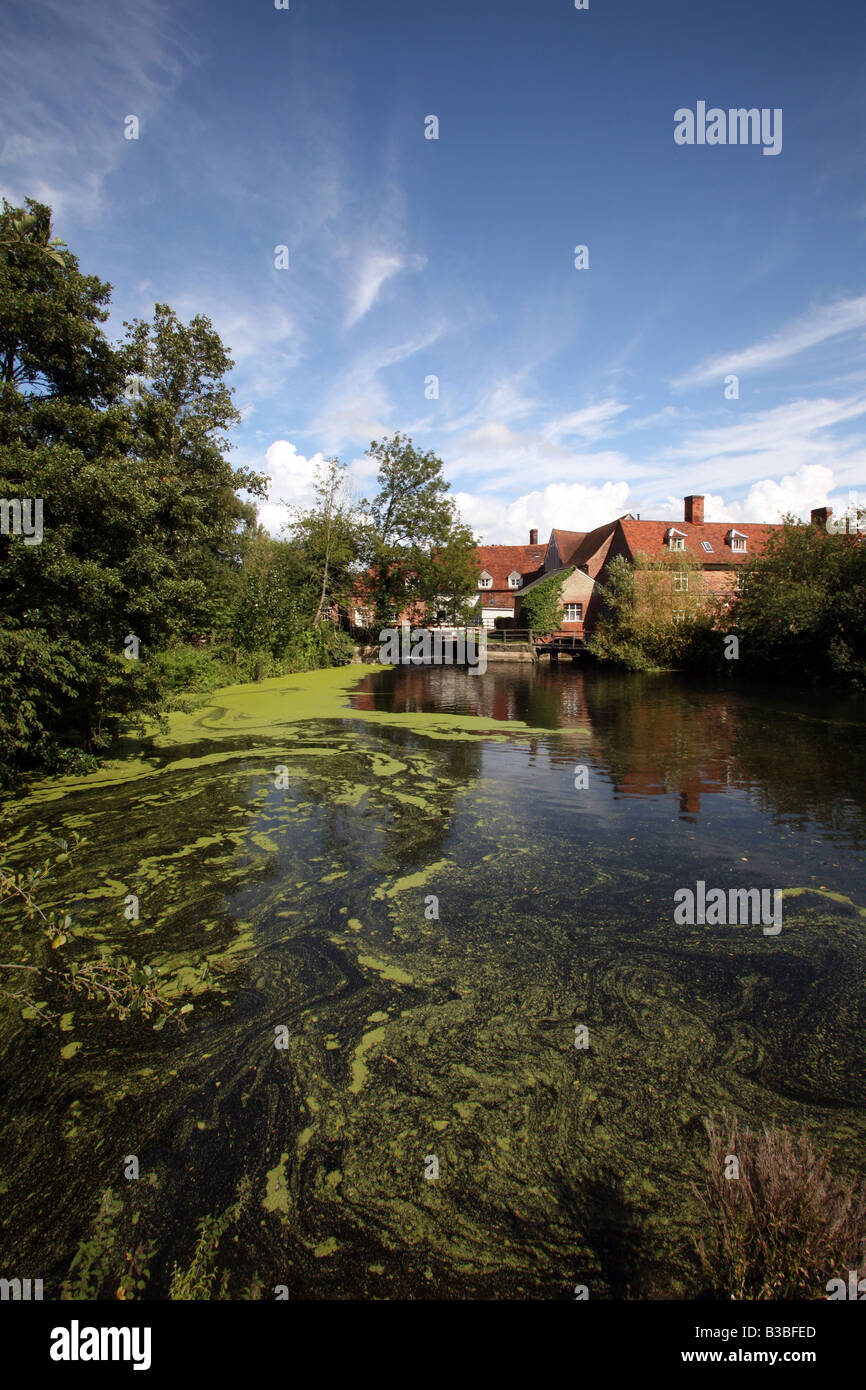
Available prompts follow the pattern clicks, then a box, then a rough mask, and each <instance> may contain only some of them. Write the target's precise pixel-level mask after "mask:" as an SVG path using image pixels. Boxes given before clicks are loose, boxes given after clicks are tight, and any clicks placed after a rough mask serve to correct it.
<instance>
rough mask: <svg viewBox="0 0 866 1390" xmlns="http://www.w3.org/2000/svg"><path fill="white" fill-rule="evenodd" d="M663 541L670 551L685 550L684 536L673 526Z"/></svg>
mask: <svg viewBox="0 0 866 1390" xmlns="http://www.w3.org/2000/svg"><path fill="white" fill-rule="evenodd" d="M665 540H666V541H667V543H668V548H669V549H670V550H685V548H686V538H685V534H684V533H683V532H682V531H678V530H677V529H676V527H674V526H672V527H671V528H670V530H669V531H668V532H667V534H666V535H665Z"/></svg>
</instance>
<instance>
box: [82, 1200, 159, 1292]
mask: <svg viewBox="0 0 866 1390" xmlns="http://www.w3.org/2000/svg"><path fill="white" fill-rule="evenodd" d="M122 1214H123V1201H122V1199H121V1198H120V1197H115V1195H114V1192H113V1191H112V1189H111V1188H110V1187H109V1188H106V1190H105V1192H104V1193H103V1194H102V1197H101V1199H100V1203H99V1211H98V1212H97V1214H96V1220H95V1222H94V1226H93V1230H92V1233H91V1234H90V1235H89V1236H87V1237H85V1239H84V1240H82V1241H81V1242H80V1244H79V1246H78V1250H77V1251H76V1253H75V1255H74V1256H73V1259H72V1263H71V1264H70V1266H69V1270H68V1273H67V1276H66V1278H65V1279H64V1281H63V1283H62V1285H61V1290H60V1297H61V1298H62V1299H64V1300H76V1301H77V1300H96V1299H99V1298H104V1297H105V1296H106V1293H105V1290H106V1286H108V1287H109V1289H110V1288H111V1286H112V1285H113V1284H115V1282H116V1284H117V1287H116V1289H115V1292H114V1296H115V1298H119V1299H124V1300H130V1299H134V1298H135V1296H136V1294H140V1293H141V1292H143V1290H144V1289H146V1288H147V1284H148V1281H149V1279H150V1261H151V1260H152V1259H153V1257H154V1255H155V1254H156V1246H155V1245H148V1244H145V1242H143V1241H139V1242H137V1243H136V1245H135V1246H134V1248H133V1249H131V1250H127V1251H126V1253H125V1263H126V1266H127V1268H125V1269H123V1270H122V1271H121V1272H120V1273H118V1266H119V1262H120V1255H119V1250H118V1245H119V1244H120V1245H122V1244H123V1243H124V1242H122V1241H121V1233H120V1232H119V1231H118V1230H117V1229H116V1224H115V1223H116V1222H117V1221H118V1219H119V1218H120V1217H121V1215H122ZM134 1224H135V1218H134V1217H133V1225H134Z"/></svg>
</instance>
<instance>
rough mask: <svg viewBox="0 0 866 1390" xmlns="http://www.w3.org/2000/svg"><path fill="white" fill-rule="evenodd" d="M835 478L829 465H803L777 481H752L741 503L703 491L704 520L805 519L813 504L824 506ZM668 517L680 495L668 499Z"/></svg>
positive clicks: (675, 511)
mask: <svg viewBox="0 0 866 1390" xmlns="http://www.w3.org/2000/svg"><path fill="white" fill-rule="evenodd" d="M834 485H835V480H834V477H833V470H832V468H828V467H826V466H824V465H823V464H805V465H803V466H802V467H801V468H798V469H797V471H796V472H795V473H786V474H785V475H784V476H783V477H782V478H781V479H780V480H779V481H777V480H776V479H775V478H762V479H761V480H760V481H759V482H756V483H753V484H752V486H751V487H750V488H749V491H748V493H747V495H746V497H745V498H744V499H743V501H742V502H726V501H725V499H724V497H721V496H718V495H716V494H714V493H707V494H705V497H704V519H705V520H706V521H769V522H775V521H781V519H782V517H783V516H787V515H788V513H789V512H792V513H793V514H794V516H799V517H801V518H802V519H803V520H806V519H807V518H808V516H809V513H810V511H811V510H812V508H813V507H825V506H827V505H828V502H829V498H830V494H831V492H832V491H833V487H834ZM668 504H669V510H668V511H667V515H668V516H678V515H680V514H681V510H682V505H683V504H682V498H679V497H670V498H668Z"/></svg>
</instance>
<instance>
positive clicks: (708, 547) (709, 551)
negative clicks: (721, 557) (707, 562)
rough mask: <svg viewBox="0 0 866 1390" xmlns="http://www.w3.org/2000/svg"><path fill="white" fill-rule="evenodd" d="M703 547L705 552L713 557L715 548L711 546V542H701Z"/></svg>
mask: <svg viewBox="0 0 866 1390" xmlns="http://www.w3.org/2000/svg"><path fill="white" fill-rule="evenodd" d="M701 545H702V546H703V547H704V550H705V551H706V552H707V554H708V555H712V553H713V547H712V546H711V545H710V543H709V541H701Z"/></svg>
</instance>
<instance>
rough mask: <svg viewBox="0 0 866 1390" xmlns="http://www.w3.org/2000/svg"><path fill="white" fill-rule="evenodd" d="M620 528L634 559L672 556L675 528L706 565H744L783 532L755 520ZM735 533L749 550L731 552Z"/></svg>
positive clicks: (637, 524)
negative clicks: (706, 544)
mask: <svg viewBox="0 0 866 1390" xmlns="http://www.w3.org/2000/svg"><path fill="white" fill-rule="evenodd" d="M619 526H620V528H621V532H622V536H623V539H624V540H625V542H626V545H627V547H628V550H629V553H630V556H631V558H632V559H634V557H635V556H636V555H637V553H638V551H639V550H642V551H643V553H644V554H645V555H646V556H647V558H648V559H650V560H657V559H658V558H659V557H660V556H662V555H668V554H670V553H671V552H670V549H669V547H668V545H667V543H666V537H667V533H668V531H670V530H671V528H673V530H674V531H678V532H679V533H680V535H681V536H683V537H684V538H685V545H684V546H683V550H684V551H687V552H688V554H690V555H693V556H694V558H695V559H696V560H700V562H701V564H702V565H719V564H724V565H730V564H735V565H738V564H741V563H742V562H743V561H745V560H748V559H749V557H750V556H752V555H759V554H760V553H761V551H762V550H763V548H764V546H765V545H766V544H767V541H768V539H769V537H770V536H771V535H772V534H773V533H774V532H775V531H780V530H781V529H782V528H781V525H764V524H761V523H757V522H751V521H736V522H732V521H706V522H702V523H701V524H700V525H698V524H696V523H695V522H691V521H620V523H619ZM731 531H736V532H738V533H739V534H740V535H741V536H745V537H746V549H745V550H732V549H731V546H730V542H729V540H728V537H729V536H730V534H731ZM701 541H709V543H710V545H711V546H712V547H713V549H712V552H710V551H706V550H704V548H703V546H702V545H701ZM674 554H676V552H674Z"/></svg>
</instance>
